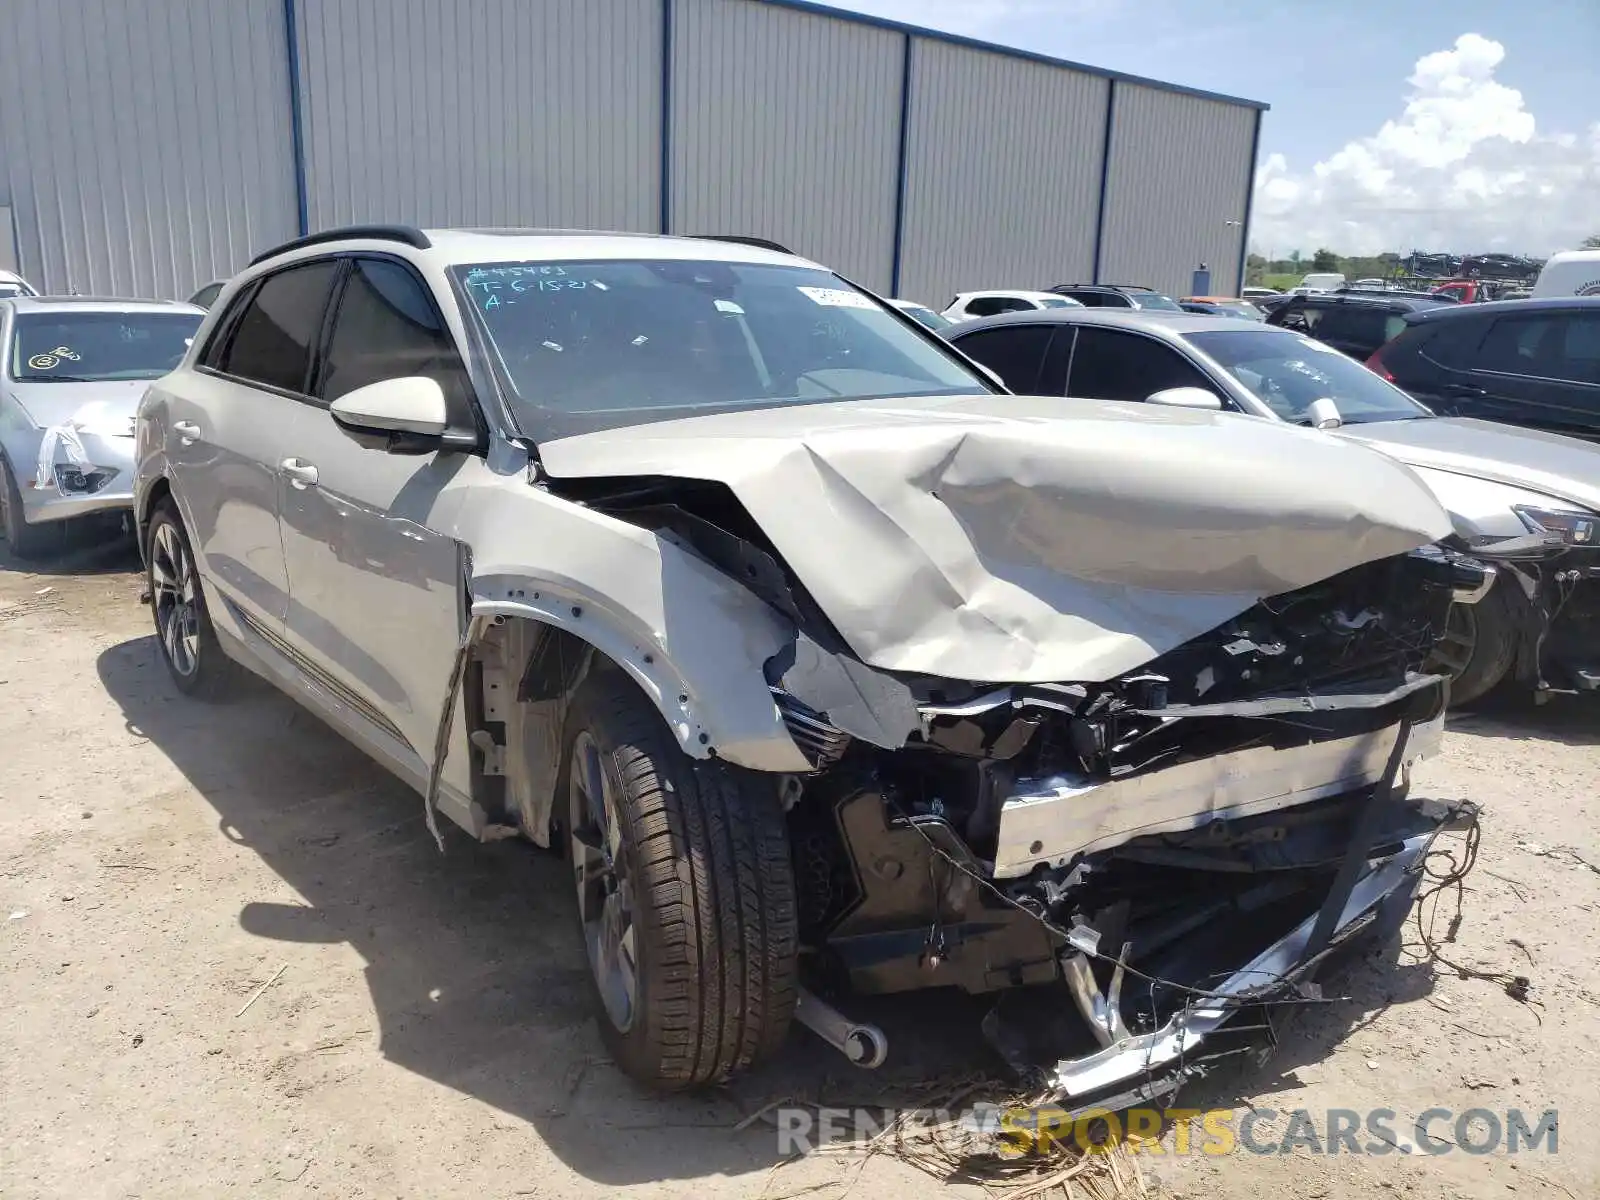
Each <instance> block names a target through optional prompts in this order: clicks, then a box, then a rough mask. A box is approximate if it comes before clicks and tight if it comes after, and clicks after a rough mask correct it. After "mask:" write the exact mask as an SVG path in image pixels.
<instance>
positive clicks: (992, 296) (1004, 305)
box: [941, 288, 1083, 321]
mask: <svg viewBox="0 0 1600 1200" xmlns="http://www.w3.org/2000/svg"><path fill="white" fill-rule="evenodd" d="M1082 307H1083V305H1081V304H1079V303H1078V302H1077V301H1076V300H1072V299H1069V298H1068V297H1066V296H1057V295H1055V294H1054V293H1053V292H1029V291H1020V290H1018V289H1016V288H991V289H990V290H988V291H983V292H962V293H960V294H959V295H957V296H956V298H955V299H954V300H952V301H950V303H949V304H948V305H947V306H946V307H945V310H944V312H943V313H942V314H941V315H942V316H945V317H948V318H950V320H952V321H970V320H973V319H974V318H976V317H993V316H997V315H999V314H1000V313H1007V312H1027V311H1028V310H1030V309H1039V308H1082Z"/></svg>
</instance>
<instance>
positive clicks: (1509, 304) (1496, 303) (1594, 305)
mask: <svg viewBox="0 0 1600 1200" xmlns="http://www.w3.org/2000/svg"><path fill="white" fill-rule="evenodd" d="M1573 309H1581V310H1585V311H1588V312H1594V311H1595V310H1597V309H1600V296H1542V297H1539V298H1538V299H1533V300H1491V301H1489V302H1488V303H1486V304H1441V305H1439V306H1438V307H1436V308H1425V309H1423V310H1421V311H1420V312H1415V313H1412V314H1411V316H1409V317H1407V318H1406V320H1407V321H1411V322H1415V321H1419V320H1421V319H1423V318H1427V319H1428V320H1430V321H1436V320H1439V319H1441V318H1444V317H1451V316H1459V315H1460V314H1463V313H1481V314H1483V315H1485V316H1487V315H1489V314H1506V313H1537V312H1552V311H1555V312H1560V311H1562V310H1567V311H1571V310H1573Z"/></svg>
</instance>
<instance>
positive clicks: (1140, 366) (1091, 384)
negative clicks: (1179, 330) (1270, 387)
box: [1067, 325, 1217, 400]
mask: <svg viewBox="0 0 1600 1200" xmlns="http://www.w3.org/2000/svg"><path fill="white" fill-rule="evenodd" d="M1175 387H1197V388H1205V389H1206V390H1207V391H1209V392H1213V393H1215V392H1216V390H1217V389H1216V388H1215V387H1214V386H1213V385H1212V384H1211V383H1210V381H1209V380H1207V379H1206V377H1205V375H1203V374H1202V373H1201V372H1200V371H1199V369H1197V368H1196V367H1195V366H1194V365H1193V364H1191V363H1190V362H1188V361H1187V360H1186V359H1184V358H1183V356H1182V355H1180V354H1178V353H1177V352H1176V351H1175V350H1172V349H1170V348H1169V347H1167V346H1164V345H1162V344H1161V343H1160V342H1158V341H1156V340H1155V339H1154V338H1148V337H1144V336H1142V335H1140V334H1137V333H1123V332H1121V331H1120V330H1115V329H1096V328H1094V327H1092V326H1089V325H1080V326H1079V327H1078V344H1077V346H1076V347H1075V348H1074V349H1073V352H1072V373H1071V377H1070V378H1069V380H1068V382H1067V395H1069V396H1081V397H1085V398H1087V399H1091V400H1144V399H1145V398H1147V397H1148V396H1150V395H1151V393H1153V392H1160V391H1164V390H1166V389H1167V388H1175Z"/></svg>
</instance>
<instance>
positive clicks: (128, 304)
mask: <svg viewBox="0 0 1600 1200" xmlns="http://www.w3.org/2000/svg"><path fill="white" fill-rule="evenodd" d="M5 303H7V304H9V305H11V307H12V308H13V309H15V310H16V311H17V312H18V313H37V312H53V313H65V312H142V311H145V310H149V311H153V312H179V313H195V314H198V315H204V313H205V310H204V309H202V308H196V307H195V306H194V305H193V304H186V303H185V302H183V301H182V300H136V299H126V298H123V297H118V296H8V297H6V300H5Z"/></svg>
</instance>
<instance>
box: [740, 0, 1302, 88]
mask: <svg viewBox="0 0 1600 1200" xmlns="http://www.w3.org/2000/svg"><path fill="white" fill-rule="evenodd" d="M762 3H765V4H770V5H772V6H773V7H775V8H788V9H793V10H794V11H796V12H806V13H813V14H815V15H817V16H821V17H833V18H835V19H837V20H840V21H850V22H852V23H853V24H856V25H871V26H873V27H875V28H877V29H889V30H893V31H894V32H895V33H904V34H909V35H910V36H912V37H920V38H928V39H929V40H930V41H935V42H945V43H947V44H948V45H951V46H965V47H967V48H968V49H969V50H986V51H988V52H989V53H991V54H1003V55H1004V56H1005V57H1007V58H1020V59H1022V60H1023V61H1024V62H1035V63H1043V64H1044V65H1045V66H1049V67H1065V68H1067V69H1068V70H1070V71H1082V72H1084V73H1085V74H1089V75H1098V76H1099V77H1101V78H1102V79H1111V80H1115V81H1116V82H1118V83H1136V84H1138V85H1139V86H1140V87H1149V88H1156V89H1157V90H1159V91H1163V92H1176V93H1177V94H1178V95H1180V96H1195V97H1198V98H1199V99H1201V100H1220V101H1222V102H1223V103H1224V104H1242V105H1244V106H1246V107H1247V108H1255V109H1266V108H1271V107H1272V106H1271V105H1270V104H1267V103H1266V102H1264V101H1261V100H1246V99H1244V98H1243V97H1242V96H1228V95H1224V94H1223V93H1221V92H1208V91H1204V90H1203V89H1201V88H1192V87H1184V86H1183V85H1182V84H1178V83H1164V82H1163V81H1161V80H1159V79H1147V78H1145V77H1144V76H1143V75H1129V74H1126V73H1125V72H1122V71H1109V70H1107V69H1106V68H1104V67H1091V66H1089V65H1088V64H1087V63H1080V62H1073V61H1072V60H1071V59H1066V58H1055V57H1053V56H1051V55H1048V54H1035V53H1033V52H1032V51H1031V50H1018V49H1017V48H1016V47H1015V46H999V45H996V44H995V43H994V42H984V41H979V40H978V39H977V38H969V37H962V36H961V35H960V34H957V33H944V32H941V31H940V30H937V29H924V28H923V27H922V26H920V25H908V24H906V23H905V22H904V21H891V20H889V19H888V18H886V17H872V16H867V15H866V14H864V13H856V12H845V11H843V10H842V9H837V8H830V7H829V6H828V5H826V4H816V3H813V2H812V0H762Z"/></svg>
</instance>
